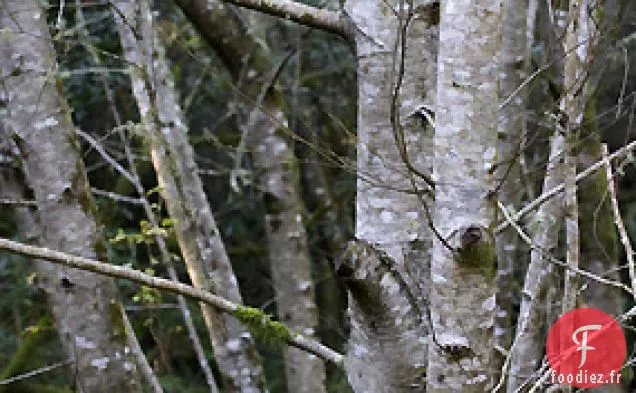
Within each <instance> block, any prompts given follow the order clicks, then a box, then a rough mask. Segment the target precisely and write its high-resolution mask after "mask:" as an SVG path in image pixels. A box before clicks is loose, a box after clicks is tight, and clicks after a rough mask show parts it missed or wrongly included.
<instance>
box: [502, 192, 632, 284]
mask: <svg viewBox="0 0 636 393" xmlns="http://www.w3.org/2000/svg"><path fill="white" fill-rule="evenodd" d="M497 203H498V205H499V208H500V209H501V210H502V212H503V213H504V216H505V217H506V220H507V221H508V223H509V224H510V225H512V227H513V228H514V229H515V230H516V231H517V233H518V234H519V237H521V239H522V240H523V241H524V242H526V244H528V246H530V248H531V249H534V250H537V251H539V252H541V253H542V255H543V256H544V257H546V259H547V260H548V261H549V262H550V263H553V264H555V265H557V266H561V267H563V268H565V269H568V270H571V271H573V272H575V273H578V274H580V275H582V276H585V277H587V278H589V279H592V280H594V281H597V282H599V283H601V284H606V285H611V286H613V287H616V288H619V289H622V290H624V291H625V292H627V293H629V294H630V295H632V296H635V295H636V292H634V291H633V290H632V289H631V288H629V287H628V286H627V285H625V284H623V283H620V282H617V281H613V280H608V279H606V278H603V277H601V276H598V275H596V274H594V273H590V272H588V271H587V270H583V269H580V268H578V267H573V266H570V265H568V264H567V263H565V262H563V261H561V260H559V259H558V258H556V257H554V256H553V255H552V254H551V253H550V252H549V251H548V250H544V249H542V248H540V247H539V246H537V245H536V244H533V243H532V240H531V239H530V237H529V236H528V235H527V234H526V233H525V232H524V231H523V229H521V227H520V226H519V224H518V223H517V222H515V221H514V217H512V216H511V215H510V213H509V212H508V211H507V210H506V209H505V208H504V207H503V205H502V204H501V202H499V201H498V202H497Z"/></svg>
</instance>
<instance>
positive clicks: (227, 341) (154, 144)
mask: <svg viewBox="0 0 636 393" xmlns="http://www.w3.org/2000/svg"><path fill="white" fill-rule="evenodd" d="M115 4H116V6H117V7H118V8H119V9H120V10H121V11H122V15H123V17H124V18H125V21H124V20H122V19H121V16H120V15H116V18H117V23H118V29H119V33H120V38H121V40H122V45H123V47H124V54H125V56H126V59H127V60H128V61H129V62H130V63H131V64H133V65H134V66H133V67H132V68H131V71H132V76H133V78H132V82H133V92H134V94H135V98H136V99H137V104H138V106H139V110H140V113H141V116H142V119H143V122H144V124H146V126H147V127H148V128H149V129H147V130H145V132H146V133H148V135H149V136H148V140H149V145H150V149H151V155H152V161H153V165H154V167H155V170H156V172H157V177H158V180H159V185H160V187H161V194H162V196H163V199H164V201H165V203H166V206H167V208H168V212H169V214H170V216H171V217H172V218H173V219H174V221H175V224H174V228H175V232H176V235H177V241H178V242H179V246H180V248H181V252H182V254H183V257H184V260H185V262H186V267H187V269H188V273H189V275H190V278H191V280H192V283H193V284H194V285H195V286H196V287H198V288H203V289H206V290H210V291H212V292H214V293H216V294H219V295H220V296H223V297H225V298H226V299H228V300H231V301H233V302H236V303H241V302H242V299H241V294H240V292H239V288H238V282H237V280H236V277H235V276H234V273H233V270H232V265H231V264H230V261H229V258H228V256H227V253H226V251H225V248H224V245H223V241H222V239H221V236H220V233H219V230H218V228H217V226H216V222H215V220H214V217H213V215H212V212H211V210H210V207H209V204H208V201H207V198H206V196H205V193H204V191H203V186H202V184H201V180H200V178H199V177H198V172H197V165H196V163H195V161H194V151H193V149H192V146H191V145H190V144H189V142H188V139H187V129H186V126H185V122H184V120H183V118H182V115H181V112H180V107H179V104H178V100H177V96H176V93H175V90H174V82H173V80H172V76H171V75H170V70H169V68H168V65H167V63H166V60H165V55H164V53H163V52H164V51H163V47H162V45H161V43H160V42H159V41H158V39H157V37H156V34H155V33H154V31H153V27H152V17H151V13H150V10H149V8H148V5H147V3H146V2H137V3H136V4H135V3H132V2H128V1H117V2H116V3H115ZM149 64H152V65H153V66H152V67H151V66H149ZM202 310H203V316H204V320H205V322H206V325H207V327H208V331H209V334H210V340H211V342H212V347H213V349H214V355H215V359H216V361H217V364H218V366H219V370H220V372H221V376H222V385H223V387H224V388H225V389H226V391H228V392H243V393H247V392H249V393H252V392H260V391H263V389H264V379H263V372H262V368H261V366H260V359H259V356H258V353H257V352H256V349H255V347H254V344H253V340H252V337H251V335H250V333H249V332H248V331H247V329H246V328H245V327H243V326H241V325H240V323H239V322H238V321H237V320H236V319H235V318H233V317H231V316H228V315H223V314H222V313H220V312H218V310H215V309H214V308H212V307H209V306H206V305H202Z"/></svg>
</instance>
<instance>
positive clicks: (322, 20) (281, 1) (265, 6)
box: [177, 0, 352, 42]
mask: <svg viewBox="0 0 636 393" xmlns="http://www.w3.org/2000/svg"><path fill="white" fill-rule="evenodd" d="M223 1H224V2H226V3H230V4H234V5H237V6H239V7H243V8H248V9H251V10H254V11H259V12H262V13H265V14H269V15H273V16H278V17H280V18H285V19H289V20H292V21H294V22H296V23H300V24H301V25H305V26H309V27H313V28H316V29H321V30H325V31H328V32H330V33H334V34H337V35H339V36H341V37H343V38H344V39H346V40H347V41H350V42H351V41H352V40H351V38H352V34H351V31H352V29H351V28H350V24H349V20H348V19H347V18H346V16H345V15H344V14H343V13H340V12H336V11H329V10H325V9H320V8H316V7H312V6H309V5H306V4H302V3H298V2H295V1H291V0H223ZM181 2H182V0H178V1H177V3H181Z"/></svg>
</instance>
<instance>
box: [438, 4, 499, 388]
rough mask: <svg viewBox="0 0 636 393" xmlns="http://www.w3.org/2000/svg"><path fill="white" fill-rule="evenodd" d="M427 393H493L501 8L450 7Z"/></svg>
mask: <svg viewBox="0 0 636 393" xmlns="http://www.w3.org/2000/svg"><path fill="white" fill-rule="evenodd" d="M441 7H442V8H441V17H440V41H439V42H440V48H439V55H438V56H439V59H438V80H437V92H438V93H437V112H436V128H435V137H434V146H435V164H434V173H435V179H436V181H437V186H436V188H435V224H436V226H437V229H438V231H439V232H440V234H441V236H443V237H444V238H445V240H444V242H442V241H440V240H439V239H438V241H436V242H435V243H434V245H433V253H432V261H431V293H430V304H431V318H432V325H433V338H434V340H435V344H436V345H431V346H430V347H429V357H428V361H429V363H428V369H427V382H428V389H427V391H428V392H431V393H437V392H484V391H486V390H487V389H488V387H491V386H492V385H491V384H492V382H493V381H492V377H493V375H494V373H493V371H494V370H493V369H492V366H493V344H494V342H493V327H494V314H495V280H494V278H495V277H494V276H495V258H496V255H495V244H494V236H493V232H492V231H493V229H494V225H495V223H496V217H497V214H496V210H495V209H496V204H495V203H496V200H495V198H496V196H494V195H493V192H494V188H493V187H494V186H495V185H496V183H495V182H494V178H493V176H492V170H493V169H494V168H493V166H494V164H495V162H496V160H497V110H498V108H497V105H496V103H497V102H499V96H498V86H497V73H498V72H499V68H498V62H497V60H496V59H497V57H498V55H499V50H500V46H499V43H500V40H501V2H500V1H499V0H492V1H480V2H474V1H472V0H450V1H446V2H444V3H443V4H442V5H441Z"/></svg>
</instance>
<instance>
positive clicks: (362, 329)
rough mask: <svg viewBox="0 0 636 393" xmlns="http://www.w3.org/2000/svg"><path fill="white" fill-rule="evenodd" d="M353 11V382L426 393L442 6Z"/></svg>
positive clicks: (397, 4)
mask: <svg viewBox="0 0 636 393" xmlns="http://www.w3.org/2000/svg"><path fill="white" fill-rule="evenodd" d="M345 11H346V13H347V14H348V15H349V16H350V17H351V19H352V21H353V23H355V25H356V26H358V27H359V29H357V35H356V54H357V57H358V85H359V89H358V135H357V136H358V140H357V151H358V157H357V170H358V176H359V177H358V183H357V196H356V225H355V228H356V229H355V232H356V239H357V244H356V245H355V246H354V249H360V250H364V252H358V253H354V255H357V258H356V263H355V265H354V266H355V268H354V269H353V270H354V271H353V272H349V271H348V270H347V269H344V270H343V269H340V271H339V273H340V274H341V275H343V276H344V277H353V279H352V280H349V281H348V282H349V285H348V286H349V310H348V314H349V318H350V320H351V333H350V337H349V340H348V346H347V376H348V380H349V383H350V384H351V387H352V388H353V390H354V391H356V392H407V391H408V392H413V391H424V390H425V379H426V377H425V367H426V361H427V342H428V337H427V334H428V333H429V332H428V329H426V320H427V318H426V317H425V316H426V315H427V307H426V305H425V299H426V298H427V287H428V285H427V283H428V268H429V251H430V245H431V233H430V231H429V227H428V220H427V214H426V210H425V206H424V205H423V202H430V201H428V197H427V192H426V191H427V190H428V187H429V186H428V185H427V184H426V182H425V180H423V179H422V177H420V176H419V175H418V174H417V173H416V172H419V173H420V174H424V173H429V172H430V169H431V150H430V149H431V139H432V126H431V124H430V120H432V116H433V114H432V112H433V110H434V105H435V94H436V91H435V83H436V80H435V70H436V65H437V64H436V54H437V38H438V25H437V22H438V20H439V7H438V3H436V2H430V1H413V2H410V1H407V2H403V1H381V0H377V1H376V0H373V1H361V0H352V1H347V2H346V3H345ZM403 49H404V50H403ZM409 166H410V169H409V168H408V167H409ZM413 169H415V171H414V170H413ZM378 258H379V259H380V260H383V261H384V262H383V264H384V266H385V267H383V269H380V270H376V269H375V268H376V266H377V264H378V262H377V260H378ZM387 265H388V266H387ZM407 294H410V295H409V296H407Z"/></svg>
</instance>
